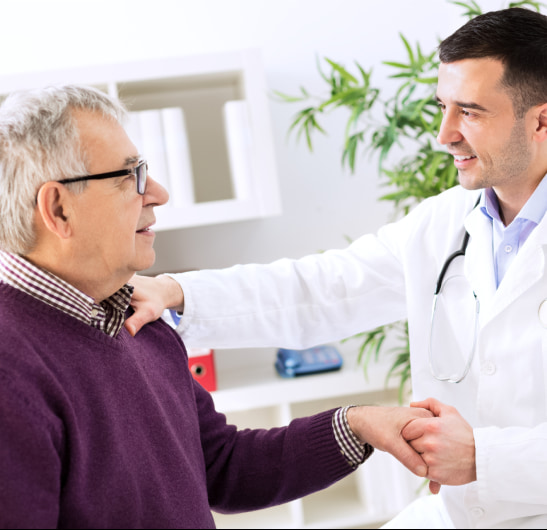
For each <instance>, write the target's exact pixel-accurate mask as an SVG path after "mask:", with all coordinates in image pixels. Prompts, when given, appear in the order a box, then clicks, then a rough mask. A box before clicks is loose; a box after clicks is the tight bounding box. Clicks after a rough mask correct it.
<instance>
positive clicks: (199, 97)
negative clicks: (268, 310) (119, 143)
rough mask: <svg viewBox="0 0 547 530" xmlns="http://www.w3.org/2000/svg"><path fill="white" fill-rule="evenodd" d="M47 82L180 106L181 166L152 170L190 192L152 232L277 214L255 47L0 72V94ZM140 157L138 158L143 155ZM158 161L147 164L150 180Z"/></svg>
mask: <svg viewBox="0 0 547 530" xmlns="http://www.w3.org/2000/svg"><path fill="white" fill-rule="evenodd" d="M51 84H87V85H93V86H96V87H97V88H100V89H101V90H104V91H106V92H108V93H109V94H110V95H112V96H114V97H119V98H120V99H121V100H122V101H123V102H124V103H125V105H126V106H127V107H128V109H129V110H130V111H132V112H135V113H138V112H141V111H149V110H151V111H160V110H161V109H167V108H174V109H177V108H179V109H182V112H183V115H184V131H185V133H186V134H181V138H183V139H184V140H183V141H184V142H185V146H183V148H182V149H181V150H180V151H177V155H180V154H181V153H182V152H184V153H185V154H186V157H187V158H188V160H187V161H186V163H184V164H183V165H184V171H182V170H181V173H180V174H176V175H169V178H168V176H167V175H158V176H157V177H156V180H160V181H161V182H162V183H164V185H165V186H166V187H167V188H168V190H169V191H171V192H172V193H176V192H177V190H179V189H180V188H181V187H182V188H184V189H186V190H188V189H191V190H192V191H193V197H192V199H190V202H189V203H187V204H186V203H185V205H184V207H181V206H179V204H180V201H176V202H175V201H173V200H172V201H170V203H168V204H167V205H166V206H164V207H162V208H157V209H156V215H157V224H156V225H155V230H172V229H178V228H185V227H193V226H202V225H209V224H218V223H226V222H232V221H242V220H249V219H257V218H263V217H268V216H275V215H279V214H281V199H280V192H279V186H278V179H277V171H276V161H275V154H274V149H273V137H272V126H271V121H270V115H269V103H268V94H267V87H266V83H265V77H264V72H263V67H262V63H261V57H260V53H259V51H258V50H255V49H249V50H241V51H233V52H223V53H216V54H207V55H199V56H183V57H175V58H169V59H161V60H149V61H140V62H133V63H123V64H109V65H100V66H89V67H85V68H71V69H69V70H57V71H45V72H36V73H26V74H17V75H10V76H0V87H2V88H1V89H0V99H1V97H2V96H3V95H5V94H7V93H9V92H11V91H14V90H24V89H32V88H37V87H42V86H46V85H51ZM171 130H173V129H171ZM166 134H167V133H166ZM134 141H135V142H136V139H135V138H134ZM136 143H137V142H136ZM159 144H161V147H162V148H163V149H173V147H171V145H172V143H171V142H165V141H164V140H163V139H161V138H160V139H159ZM137 147H139V146H137ZM142 154H143V156H144V157H145V158H146V156H147V155H146V152H143V153H142ZM160 166H162V164H157V165H156V166H155V167H154V165H151V167H150V173H151V176H152V177H153V178H154V170H158V168H159V167H160ZM188 168H190V169H189V170H188ZM158 171H159V170H158ZM177 178H180V179H185V181H184V185H182V186H180V185H178V184H177V185H173V184H171V185H170V183H172V182H173V179H177ZM187 180H191V182H190V181H188V182H187ZM175 203H176V204H177V207H174V204H175Z"/></svg>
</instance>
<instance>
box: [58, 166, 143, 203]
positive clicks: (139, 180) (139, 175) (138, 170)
mask: <svg viewBox="0 0 547 530" xmlns="http://www.w3.org/2000/svg"><path fill="white" fill-rule="evenodd" d="M125 175H134V176H135V180H136V185H137V193H138V194H139V195H144V194H145V192H146V179H147V176H148V163H147V161H146V160H144V159H141V160H139V161H138V163H137V165H136V166H135V167H132V168H131V169H120V170H118V171H109V172H108V173H98V174H97V175H87V176H85V177H74V178H69V179H62V180H58V181H57V182H59V184H71V183H72V182H83V181H85V180H103V179H110V178H115V177H123V176H125Z"/></svg>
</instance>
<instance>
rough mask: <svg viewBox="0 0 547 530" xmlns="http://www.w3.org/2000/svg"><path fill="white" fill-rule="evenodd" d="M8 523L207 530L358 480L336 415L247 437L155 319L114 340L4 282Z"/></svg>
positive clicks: (0, 507) (4, 520) (1, 480)
mask: <svg viewBox="0 0 547 530" xmlns="http://www.w3.org/2000/svg"><path fill="white" fill-rule="evenodd" d="M0 339H1V340H0V527H2V528H5V527H8V528H36V527H41V528H43V527H49V528H55V527H59V528H202V527H209V528H210V527H213V526H214V521H213V518H212V515H211V511H210V510H211V509H213V510H216V511H219V512H225V513H226V512H240V511H247V510H254V509H258V508H263V507H267V506H273V505H276V504H279V503H283V502H287V501H290V500H293V499H295V498H298V497H301V496H303V495H306V494H309V493H312V492H314V491H317V490H319V489H323V488H325V487H327V486H329V485H330V484H332V483H334V482H336V481H337V480H339V479H341V478H343V477H344V476H346V475H347V474H349V473H351V471H352V468H351V466H350V465H349V464H348V462H347V460H346V459H345V457H344V456H343V455H342V454H341V453H340V449H339V446H338V444H337V442H336V440H335V438H334V434H333V429H332V424H331V421H332V411H329V412H325V413H322V414H318V415H316V416H313V417H310V418H305V419H297V420H295V421H293V422H292V423H291V424H290V425H289V426H288V427H286V428H279V429H272V430H269V431H265V430H242V431H238V430H237V429H236V428H235V427H234V426H230V425H227V424H226V418H225V416H224V415H223V414H220V413H218V412H216V411H215V409H214V405H213V401H212V399H211V397H210V395H209V393H208V392H206V391H205V390H204V389H203V388H202V387H201V385H199V384H198V383H196V382H195V381H194V379H193V378H192V376H191V374H190V371H189V370H188V359H187V356H186V351H185V349H184V345H183V344H182V342H181V340H180V338H179V336H178V335H177V334H176V333H175V332H174V331H173V330H171V328H170V327H169V326H168V325H166V324H165V323H163V322H161V321H159V322H156V323H154V324H151V325H148V326H146V327H145V328H144V329H143V330H142V331H141V332H140V333H138V335H137V336H136V337H135V338H132V337H131V336H130V335H129V334H128V333H127V332H126V331H125V329H123V330H122V331H121V332H120V334H119V335H118V337H117V338H111V337H109V336H107V335H106V334H104V333H102V332H101V331H98V330H96V329H94V328H92V327H90V326H87V325H86V324H84V323H81V322H79V321H78V320H76V319H74V318H72V317H70V316H68V315H66V314H64V313H63V312H61V311H58V310H55V309H53V308H51V307H49V306H47V305H45V304H43V303H41V302H40V301H38V300H35V299H34V298H32V297H30V296H28V295H26V294H25V293H23V292H21V291H19V290H17V289H14V288H12V287H9V286H8V285H6V284H3V283H0Z"/></svg>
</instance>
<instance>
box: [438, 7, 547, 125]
mask: <svg viewBox="0 0 547 530" xmlns="http://www.w3.org/2000/svg"><path fill="white" fill-rule="evenodd" d="M439 58H440V60H441V62H443V63H452V62H455V61H460V60H463V59H483V58H488V59H496V60H499V61H501V62H502V63H503V64H504V66H505V72H504V75H503V77H502V85H503V86H504V87H505V88H506V89H507V90H508V92H509V95H510V97H511V99H512V102H513V108H514V111H515V115H516V116H517V118H520V117H523V116H524V114H525V113H526V112H527V111H528V109H530V108H531V107H534V106H536V105H541V104H543V103H546V102H547V16H545V15H542V14H540V13H538V12H536V11H531V10H529V9H524V8H520V7H512V8H508V9H502V10H500V11H491V12H489V13H484V14H483V15H479V16H477V17H475V18H473V19H471V20H470V21H469V22H467V23H466V24H464V25H463V26H462V27H461V28H459V29H458V30H456V31H455V32H454V33H453V34H452V35H451V36H450V37H447V38H446V39H444V40H443V41H442V42H441V44H440V45H439Z"/></svg>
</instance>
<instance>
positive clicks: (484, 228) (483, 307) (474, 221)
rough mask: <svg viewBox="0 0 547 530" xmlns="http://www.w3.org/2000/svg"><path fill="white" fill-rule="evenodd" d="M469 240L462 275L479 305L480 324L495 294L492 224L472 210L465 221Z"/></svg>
mask: <svg viewBox="0 0 547 530" xmlns="http://www.w3.org/2000/svg"><path fill="white" fill-rule="evenodd" d="M465 229H466V230H467V231H468V232H469V235H470V239H469V244H468V246H467V251H466V253H465V265H464V273H465V276H466V277H467V279H468V281H469V283H470V284H471V287H472V288H473V291H474V292H475V294H476V295H477V298H478V299H479V303H480V314H481V323H483V321H484V318H485V317H487V316H488V314H489V313H490V307H491V305H492V301H493V299H494V296H495V294H496V281H495V278H494V259H493V256H492V224H491V223H490V221H489V220H488V219H487V218H486V216H485V215H484V214H483V213H482V212H481V211H480V208H479V207H477V208H474V209H473V211H472V212H471V213H470V214H469V215H468V216H467V217H466V219H465Z"/></svg>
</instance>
